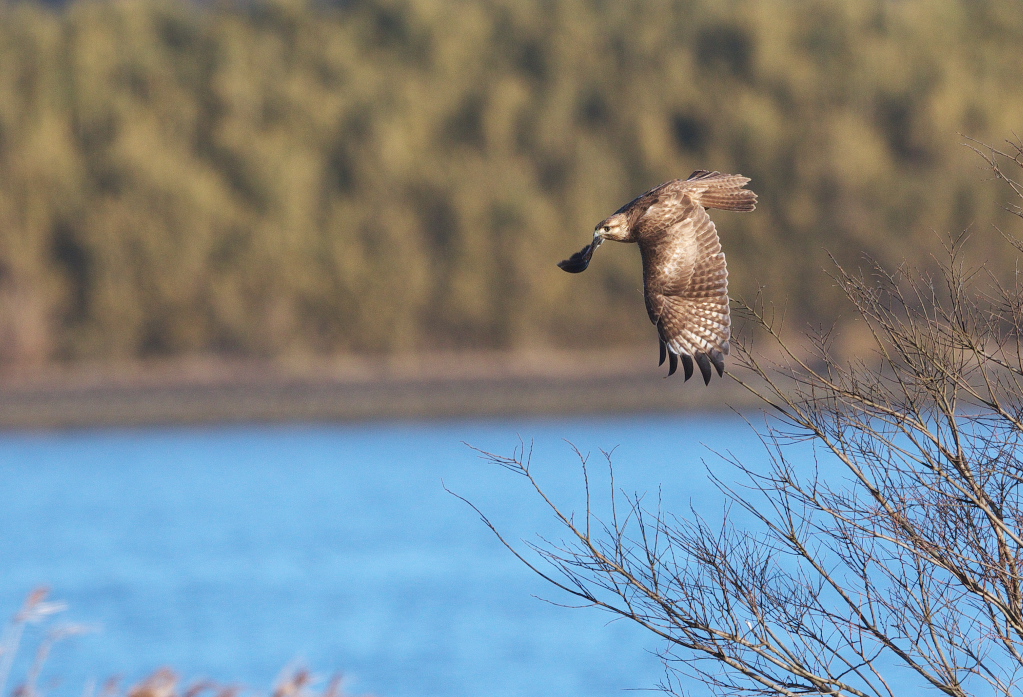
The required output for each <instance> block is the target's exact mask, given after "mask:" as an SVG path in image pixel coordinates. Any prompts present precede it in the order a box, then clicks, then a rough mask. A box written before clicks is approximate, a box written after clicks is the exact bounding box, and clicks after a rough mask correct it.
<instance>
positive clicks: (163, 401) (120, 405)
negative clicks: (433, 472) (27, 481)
mask: <svg viewBox="0 0 1023 697" xmlns="http://www.w3.org/2000/svg"><path fill="white" fill-rule="evenodd" d="M648 354H649V352H645V351H644V352H640V351H623V352H615V353H575V352H558V353H545V354H530V355H523V354H487V353H478V354H476V353H474V354H438V355H433V356H416V357H399V358H389V359H369V358H360V359H356V358H352V359H345V360H343V361H332V362H330V363H318V364H308V363H307V364H302V365H294V364H292V365H287V364H284V365H281V364H267V363H254V362H227V361H221V360H216V359H193V360H188V361H176V362H160V363H134V364H130V365H121V366H109V365H107V366H95V365H94V366H76V367H68V368H62V369H58V370H49V371H36V372H33V373H30V374H25V373H22V374H19V375H14V374H9V375H7V376H4V377H3V378H2V379H0V429H5V430H12V429H62V428H87V427H142V426H159V425H204V424H227V423H288V422H291V423H296V422H359V421H374V420H394V419H438V418H465V417H480V418H486V417H500V416H564V415H586V414H613V413H622V414H625V413H643V412H650V413H657V412H660V413H663V412H676V411H719V410H726V409H740V410H745V409H748V408H749V407H750V406H752V405H755V404H756V402H755V401H754V400H753V399H752V398H751V397H750V395H749V394H748V393H747V392H746V391H745V390H744V389H743V388H742V387H741V386H739V385H738V384H736V383H735V382H734V381H732V380H730V379H729V378H728V376H727V375H726V376H725V379H723V380H719V379H717V378H716V377H715V379H714V380H713V381H712V382H711V384H710V385H709V386H704V385H703V383H702V381H701V380H699V379H698V376H697V378H694V379H692V380H690V381H689V382H683V379H682V376H681V375H680V374H676V375H675V376H672V377H670V378H666V377H665V375H666V372H667V371H666V369H665V368H658V367H657V366H656V360H655V357H652V356H650V355H648Z"/></svg>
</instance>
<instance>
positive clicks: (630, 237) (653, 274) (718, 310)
mask: <svg viewBox="0 0 1023 697" xmlns="http://www.w3.org/2000/svg"><path fill="white" fill-rule="evenodd" d="M747 182H749V179H748V178H747V177H744V176H742V175H739V174H721V173H720V172H707V171H705V170H697V171H695V172H693V173H692V174H691V175H690V176H689V178H688V179H684V180H683V179H675V180H673V181H670V182H667V183H665V184H661V185H660V186H658V187H657V188H655V189H651V190H650V191H648V192H646V193H645V194H643V195H642V196H640V197H639V198H636V199H635V200H633V201H630V202H629V203H627V204H625V205H624V206H622V207H621V208H619V209H618V210H617V211H616V212H615V214H614V215H612V216H611V217H610V218H607V219H605V220H603V221H601V223H600V224H599V225H597V228H596V230H595V231H594V233H593V242H591V243H590V244H589V245H587V246H586V247H585V248H583V249H582V250H581V251H579V252H577V253H575V254H573V255H572V256H571V257H570V258H569V259H566V260H565V261H563V262H561V263H559V264H558V266H560V267H561V268H562V269H564V270H565V271H568V272H570V273H580V272H581V271H585V270H586V268H587V267H588V266H589V264H590V259H591V258H592V257H593V252H594V251H595V250H596V249H597V247H599V246H600V245H601V243H602V242H603V241H604V240H615V241H617V242H636V243H638V244H639V251H640V254H641V255H642V257H643V289H644V295H645V297H646V309H647V313H648V314H649V315H650V321H651V322H653V323H654V325H655V326H656V327H657V333H658V334H659V335H660V340H661V363H662V364H663V363H664V360H665V358H667V359H668V361H669V363H668V365H669V369H668V375H671V374H673V373H674V372H675V370H676V368H678V361H679V359H680V358H681V359H682V367H683V370H684V371H685V376H686V380H688V379H689V378H690V377H692V375H693V362H694V361H695V363H696V365H697V366H698V367H699V369H700V373H701V374H702V375H703V381H704V384H709V383H710V377H711V366H713V367H714V368H715V369H716V370H717V373H718V375H719V376H721V375H724V371H725V356H727V355H728V340H729V338H730V337H731V319H730V316H729V312H728V269H727V268H726V267H725V255H724V254H723V253H722V252H721V243H720V241H718V235H717V230H716V229H715V227H714V223H713V222H711V220H710V216H709V215H707V209H708V208H718V209H721V210H726V211H752V210H753V209H754V208H755V207H756V201H757V195H756V194H754V193H753V192H752V191H750V190H749V189H744V188H743V187H744V186H745V185H746V183H747Z"/></svg>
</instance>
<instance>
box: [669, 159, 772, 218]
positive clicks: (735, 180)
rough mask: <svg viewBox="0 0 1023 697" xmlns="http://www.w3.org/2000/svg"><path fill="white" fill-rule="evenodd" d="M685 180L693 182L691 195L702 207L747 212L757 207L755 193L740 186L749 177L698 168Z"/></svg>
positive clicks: (742, 185)
mask: <svg viewBox="0 0 1023 697" xmlns="http://www.w3.org/2000/svg"><path fill="white" fill-rule="evenodd" d="M686 181H687V182H693V185H692V187H691V190H692V196H693V198H695V199H696V202H697V203H699V204H700V205H701V206H703V207H704V208H717V209H719V210H723V211H747V212H748V211H751V210H753V209H754V208H756V207H757V195H756V194H755V193H753V192H752V191H750V190H749V189H744V188H742V187H744V186H746V184H747V183H749V177H744V176H742V175H741V174H721V172H708V171H706V170H702V169H698V170H696V171H695V172H693V173H692V174H690V175H689V179H687V180H686Z"/></svg>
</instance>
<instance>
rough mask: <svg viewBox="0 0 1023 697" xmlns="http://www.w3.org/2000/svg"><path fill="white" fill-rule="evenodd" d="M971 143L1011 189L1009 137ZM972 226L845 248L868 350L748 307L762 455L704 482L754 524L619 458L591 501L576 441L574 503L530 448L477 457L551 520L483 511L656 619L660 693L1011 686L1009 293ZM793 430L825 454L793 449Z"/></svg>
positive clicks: (1021, 333) (645, 622) (1018, 602)
mask: <svg viewBox="0 0 1023 697" xmlns="http://www.w3.org/2000/svg"><path fill="white" fill-rule="evenodd" d="M974 147H975V149H977V151H978V152H980V153H981V155H982V156H983V157H984V159H985V160H986V162H987V163H988V165H989V166H990V168H991V170H992V171H993V172H994V174H995V176H996V177H997V178H998V179H1000V180H1002V181H1003V182H1006V183H1008V184H1009V185H1010V186H1011V187H1012V189H1013V191H1014V192H1015V193H1016V194H1017V195H1018V196H1020V198H1021V199H1023V190H1021V188H1020V186H1019V185H1018V183H1017V182H1016V181H1014V180H1013V178H1012V176H1010V173H1015V174H1019V172H1020V171H1021V170H1023V157H1021V155H1023V144H1021V143H1019V142H1017V143H1015V144H1010V150H1009V151H1008V152H1002V151H999V150H996V149H994V148H987V147H983V146H979V144H974ZM1015 212H1016V213H1017V214H1020V210H1019V208H1018V207H1016V208H1015ZM1006 236H1007V238H1008V239H1009V240H1010V241H1011V242H1012V243H1013V245H1014V246H1015V247H1016V249H1018V250H1021V251H1023V244H1021V243H1020V241H1019V240H1017V239H1015V238H1012V237H1011V236H1009V235H1006ZM966 240H967V236H966V235H961V236H959V237H955V238H952V239H950V240H948V242H947V243H946V244H945V245H944V247H943V250H942V253H941V256H940V258H937V259H935V260H934V261H935V264H934V267H935V268H937V271H936V272H929V271H922V270H919V269H914V268H913V267H911V266H909V265H904V266H902V267H900V268H898V269H896V270H894V271H888V270H886V269H884V268H882V266H881V265H879V264H872V265H869V267H868V269H867V270H866V271H862V272H854V271H852V270H849V269H844V268H842V267H837V270H836V272H835V273H834V275H833V278H834V280H835V282H836V284H837V285H838V287H839V288H840V289H841V290H842V292H843V293H844V295H845V297H846V299H847V300H848V303H849V304H850V305H851V307H852V308H854V309H855V311H856V315H857V316H858V318H859V321H860V322H862V323H863V324H864V325H865V326H866V327H868V328H869V333H870V336H871V337H872V339H873V352H872V353H871V355H870V356H869V357H865V358H862V359H860V360H853V361H849V362H844V361H840V360H839V359H837V358H834V355H835V354H834V353H833V352H831V351H830V350H829V346H830V343H831V337H830V336H829V335H828V334H827V333H826V332H825V333H820V334H818V335H816V336H814V337H813V339H812V341H811V342H810V346H809V349H808V350H807V349H806V348H804V347H799V348H795V347H792V346H789V345H787V344H786V343H785V341H783V339H782V338H781V335H780V332H779V330H778V327H777V322H776V321H775V318H774V317H773V315H772V313H771V311H770V307H769V306H765V305H764V304H763V303H759V302H758V303H751V304H749V305H746V306H743V308H742V310H743V311H744V313H745V316H746V317H747V319H748V320H749V322H748V324H749V325H750V331H748V333H747V334H746V336H745V337H741V338H740V339H739V340H738V341H737V342H736V348H737V351H736V354H737V356H736V358H737V363H739V364H740V365H741V366H742V368H743V370H741V371H740V373H739V375H738V377H736V378H735V379H736V380H738V381H739V382H740V383H741V384H743V385H744V386H745V387H746V388H747V389H749V390H750V391H751V392H753V393H754V394H755V395H756V396H757V397H759V399H760V400H761V402H762V404H763V405H764V407H765V409H764V414H765V420H764V425H763V426H762V427H759V428H758V430H759V433H760V435H761V437H762V439H763V442H764V444H765V446H766V448H767V452H768V453H769V454H770V465H769V467H767V468H766V471H765V470H762V469H761V468H753V467H752V466H749V465H747V464H744V463H743V462H742V461H740V459H738V458H736V457H734V456H731V455H725V456H723V459H724V460H725V461H726V462H729V463H730V464H731V465H732V466H733V467H734V470H733V471H734V473H735V474H736V475H737V476H736V477H735V479H734V480H732V478H729V479H728V480H726V479H725V477H724V475H723V474H720V473H718V474H716V475H715V476H714V481H715V483H716V484H717V486H718V487H719V489H720V490H721V491H722V492H723V494H724V495H725V496H726V497H727V499H728V500H729V501H730V502H731V504H730V505H731V506H732V507H733V509H734V508H738V509H741V510H743V511H745V515H744V516H743V517H744V518H745V519H746V520H749V521H753V522H752V524H745V523H743V524H739V523H737V522H735V520H734V518H733V517H730V516H726V517H725V520H724V521H723V523H721V524H720V525H719V524H711V523H710V522H708V520H707V519H706V518H704V517H701V515H700V514H699V513H697V512H693V513H692V514H690V515H684V516H676V515H672V514H670V513H669V512H666V511H664V510H661V509H660V507H654V508H653V509H651V507H650V506H649V505H647V504H646V503H645V502H644V499H643V497H642V496H640V495H635V494H633V495H629V494H627V493H626V492H624V491H614V490H613V488H614V483H613V478H612V483H611V486H612V491H611V496H610V503H609V505H608V507H607V509H606V513H602V514H601V513H599V510H603V509H599V507H597V506H596V505H595V504H593V503H592V501H593V499H592V497H591V491H590V489H591V478H590V469H591V468H590V467H589V466H588V465H587V462H586V459H585V458H582V457H581V460H582V464H583V472H584V475H585V478H584V481H585V488H586V508H585V511H583V512H581V514H579V515H576V514H573V513H570V512H567V511H564V510H562V509H561V508H559V505H558V504H557V503H556V502H555V501H553V500H551V499H550V498H549V497H548V496H547V495H546V494H545V493H544V491H543V488H542V486H541V484H540V483H539V482H538V481H537V479H536V477H535V476H534V474H533V471H532V469H531V467H530V460H529V453H528V452H527V451H526V450H519V451H516V452H515V453H513V454H512V455H511V456H502V455H496V454H490V453H484V456H485V457H486V458H487V459H489V460H490V461H491V462H493V463H495V464H498V465H501V466H504V467H506V468H508V469H510V470H512V471H513V472H515V473H517V474H520V475H522V476H524V477H525V478H526V479H527V480H528V482H529V484H530V485H531V486H532V487H533V489H534V491H535V492H536V494H537V495H538V496H539V497H540V498H541V499H542V501H543V502H544V503H545V504H546V505H547V506H549V507H550V510H551V511H553V513H554V515H555V516H556V518H557V519H558V521H560V524H561V526H562V527H563V531H564V539H562V540H561V541H557V540H555V541H551V540H540V541H539V542H537V543H535V544H531V545H527V548H525V549H523V548H519V547H517V546H515V545H512V544H511V543H510V542H508V541H507V540H506V539H505V538H504V537H502V536H501V533H500V532H499V531H498V530H497V529H496V528H495V526H494V525H493V523H491V522H490V521H489V520H487V519H486V518H485V517H484V521H485V522H486V523H487V525H489V526H490V527H491V529H493V530H494V531H495V532H496V533H497V534H498V536H499V537H501V540H502V542H504V543H505V544H506V545H507V546H508V547H509V548H510V549H511V550H512V551H513V553H515V554H516V555H517V556H518V557H519V558H520V559H521V560H522V561H523V562H525V563H526V564H527V565H528V566H529V567H530V568H532V569H533V570H534V571H536V572H537V573H538V574H540V575H541V576H543V577H544V578H545V579H546V580H548V581H549V582H550V583H551V584H553V585H554V586H556V587H557V588H559V589H561V590H562V591H564V592H565V593H567V594H569V595H570V596H574V597H575V598H576V599H577V600H578V601H579V603H580V604H582V605H586V606H595V607H599V608H602V609H604V610H606V611H609V612H611V613H613V614H615V615H618V616H621V617H625V618H628V619H630V620H633V621H635V622H637V623H639V624H640V625H642V626H643V627H645V628H646V629H648V630H650V631H651V632H653V633H654V634H656V635H657V636H659V637H661V639H663V641H664V648H663V651H662V656H663V658H664V660H665V663H666V666H667V668H668V671H667V679H666V681H665V682H664V683H663V684H662V686H661V687H662V688H663V689H664V690H665V691H667V692H670V693H675V692H677V691H679V690H680V689H681V683H680V682H679V681H678V680H677V678H678V677H679V676H681V675H686V676H693V677H695V678H697V679H699V680H701V681H702V682H704V683H705V684H706V685H708V686H709V687H711V688H712V689H714V690H716V691H717V692H719V693H721V694H729V695H731V694H771V695H806V694H817V695H857V696H866V695H884V696H892V695H895V694H896V693H897V692H900V691H905V689H906V687H905V686H906V685H907V683H912V685H913V689H918V688H932V689H935V690H938V691H940V692H942V693H944V694H947V695H962V696H963V697H965V696H966V695H974V694H997V695H1011V694H1018V693H1019V691H1020V689H1021V686H1020V677H1021V671H1023V568H1021V565H1023V492H1021V483H1023V457H1021V456H1023V451H1021V448H1020V446H1021V442H1023V350H1021V349H1023V344H1021V341H1023V339H1021V337H1023V291H1021V285H1020V283H1019V282H1018V281H1017V280H1016V279H1014V278H1011V279H1008V280H1006V279H999V278H996V277H995V276H994V275H993V274H990V273H987V272H986V271H985V270H984V269H983V268H979V269H976V268H974V269H971V268H969V267H967V266H966V265H965V264H964V262H963V261H962V249H963V245H964V244H965V243H966ZM764 356H780V358H777V359H770V360H768V359H765V358H764ZM800 443H802V444H804V445H806V446H807V447H810V446H812V447H813V448H814V452H815V453H816V455H815V456H814V457H815V461H816V464H817V465H819V466H820V467H819V469H818V467H806V466H804V465H803V464H801V463H800V459H803V460H804V461H805V458H806V450H804V449H802V448H801V447H797V446H798V445H799V444H800ZM608 462H609V463H610V458H609V457H608ZM825 473H826V476H825Z"/></svg>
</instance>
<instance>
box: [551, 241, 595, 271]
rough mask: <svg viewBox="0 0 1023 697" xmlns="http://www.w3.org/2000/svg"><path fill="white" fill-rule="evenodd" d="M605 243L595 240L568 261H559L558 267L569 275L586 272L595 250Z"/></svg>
mask: <svg viewBox="0 0 1023 697" xmlns="http://www.w3.org/2000/svg"><path fill="white" fill-rule="evenodd" d="M603 241H604V240H598V239H594V240H593V242H591V243H590V244H588V245H586V246H585V247H583V248H582V249H581V250H579V251H578V252H576V253H575V254H573V255H572V256H570V257H569V258H568V259H565V260H564V261H559V262H558V266H559V267H561V268H562V269H564V270H565V271H568V272H569V273H581V272H583V271H585V270H586V267H587V266H589V265H590V259H592V258H593V252H594V250H595V249H596V248H597V247H599V246H600V243H601V242H603Z"/></svg>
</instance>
